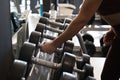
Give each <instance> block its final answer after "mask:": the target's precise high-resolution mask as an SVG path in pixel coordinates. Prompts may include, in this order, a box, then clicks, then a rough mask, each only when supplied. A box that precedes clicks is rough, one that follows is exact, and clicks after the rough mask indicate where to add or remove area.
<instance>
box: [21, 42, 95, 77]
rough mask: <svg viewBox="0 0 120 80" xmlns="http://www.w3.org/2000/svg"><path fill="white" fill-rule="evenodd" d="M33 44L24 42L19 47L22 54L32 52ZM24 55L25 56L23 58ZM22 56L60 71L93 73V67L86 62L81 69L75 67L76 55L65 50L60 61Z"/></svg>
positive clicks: (81, 73)
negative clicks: (54, 61)
mask: <svg viewBox="0 0 120 80" xmlns="http://www.w3.org/2000/svg"><path fill="white" fill-rule="evenodd" d="M34 49H35V46H34V45H32V43H29V42H26V43H24V45H23V47H22V48H21V52H22V54H24V55H25V54H26V53H27V54H28V53H30V54H31V53H34ZM25 57H26V58H25ZM25 57H24V58H25V59H27V58H28V60H30V61H31V63H34V64H38V65H42V66H46V67H49V68H52V69H61V70H62V71H66V72H70V73H72V72H73V71H75V72H77V73H78V74H79V75H83V76H84V77H85V76H86V74H89V75H93V67H92V66H90V65H88V64H86V65H85V66H84V68H83V69H82V70H80V69H77V68H76V67H74V66H75V61H76V60H75V58H76V56H75V55H73V54H70V53H67V52H64V55H63V57H62V60H61V63H59V64H58V63H53V62H50V61H46V60H42V59H40V58H37V57H34V56H31V57H30V56H25Z"/></svg>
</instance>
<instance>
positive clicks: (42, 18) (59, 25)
mask: <svg viewBox="0 0 120 80" xmlns="http://www.w3.org/2000/svg"><path fill="white" fill-rule="evenodd" d="M39 22H40V23H44V24H47V23H48V24H50V25H52V26H53V27H56V28H57V27H63V26H64V24H62V23H60V22H53V21H50V20H49V19H48V18H46V17H41V18H40V20H39Z"/></svg>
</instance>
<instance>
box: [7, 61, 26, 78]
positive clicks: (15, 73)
mask: <svg viewBox="0 0 120 80" xmlns="http://www.w3.org/2000/svg"><path fill="white" fill-rule="evenodd" d="M26 70H27V62H26V61H22V60H18V59H15V60H14V61H13V64H12V66H11V67H10V70H9V72H8V76H7V80H8V79H9V80H21V79H22V78H25V77H26V76H25V75H26Z"/></svg>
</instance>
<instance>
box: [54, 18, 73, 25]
mask: <svg viewBox="0 0 120 80" xmlns="http://www.w3.org/2000/svg"><path fill="white" fill-rule="evenodd" d="M55 21H56V22H60V23H63V24H64V23H68V24H70V23H71V21H72V19H71V18H64V19H59V18H58V19H56V20H55Z"/></svg>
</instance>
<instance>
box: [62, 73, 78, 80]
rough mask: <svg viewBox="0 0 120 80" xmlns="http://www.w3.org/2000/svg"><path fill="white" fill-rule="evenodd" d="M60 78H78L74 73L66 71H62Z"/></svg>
mask: <svg viewBox="0 0 120 80" xmlns="http://www.w3.org/2000/svg"><path fill="white" fill-rule="evenodd" d="M60 80H78V79H77V77H76V75H75V74H71V73H68V72H63V73H62V75H61V77H60Z"/></svg>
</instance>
